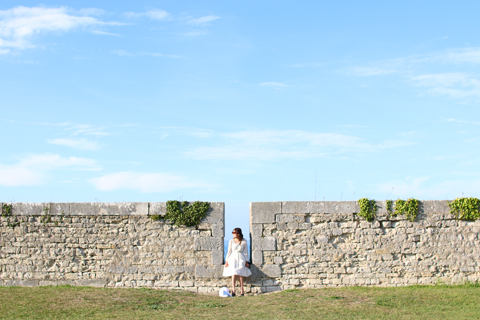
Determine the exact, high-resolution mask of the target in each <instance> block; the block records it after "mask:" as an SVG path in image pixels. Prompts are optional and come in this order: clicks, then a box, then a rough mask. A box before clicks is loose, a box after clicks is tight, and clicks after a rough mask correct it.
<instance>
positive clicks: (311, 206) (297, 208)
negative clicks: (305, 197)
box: [282, 201, 325, 213]
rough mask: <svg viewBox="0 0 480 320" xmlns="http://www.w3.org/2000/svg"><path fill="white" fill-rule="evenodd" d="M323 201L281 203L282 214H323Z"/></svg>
mask: <svg viewBox="0 0 480 320" xmlns="http://www.w3.org/2000/svg"><path fill="white" fill-rule="evenodd" d="M324 212H325V201H283V202H282V213H324Z"/></svg>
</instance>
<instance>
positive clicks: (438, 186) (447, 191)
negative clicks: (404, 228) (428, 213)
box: [377, 177, 480, 200]
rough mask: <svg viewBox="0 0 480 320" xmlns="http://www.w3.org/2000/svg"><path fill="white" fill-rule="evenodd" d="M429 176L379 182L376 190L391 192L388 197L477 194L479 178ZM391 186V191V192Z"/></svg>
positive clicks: (435, 197) (450, 196) (433, 197)
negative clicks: (451, 178) (463, 178)
mask: <svg viewBox="0 0 480 320" xmlns="http://www.w3.org/2000/svg"><path fill="white" fill-rule="evenodd" d="M429 182H430V177H407V178H405V179H402V180H396V181H390V182H385V183H380V184H379V185H377V191H378V192H382V193H385V194H389V193H390V192H391V195H390V198H392V199H395V198H405V199H406V198H417V199H423V200H429V199H435V200H438V199H454V198H457V197H462V194H463V196H465V197H469V196H475V195H476V194H478V190H479V188H480V180H478V179H472V180H449V181H442V182H437V183H435V182H430V183H429ZM392 188H393V192H392Z"/></svg>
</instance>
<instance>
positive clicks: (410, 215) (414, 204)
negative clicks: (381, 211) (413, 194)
mask: <svg viewBox="0 0 480 320" xmlns="http://www.w3.org/2000/svg"><path fill="white" fill-rule="evenodd" d="M419 207H420V204H419V202H418V199H413V198H409V199H407V201H405V200H402V199H398V200H397V201H395V212H394V213H392V215H393V216H396V215H399V214H405V217H406V218H407V219H408V220H410V221H414V220H415V218H416V217H417V215H418V209H419Z"/></svg>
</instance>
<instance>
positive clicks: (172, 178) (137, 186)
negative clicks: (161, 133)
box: [89, 172, 212, 193]
mask: <svg viewBox="0 0 480 320" xmlns="http://www.w3.org/2000/svg"><path fill="white" fill-rule="evenodd" d="M89 182H90V183H92V184H93V185H94V186H95V187H96V188H97V189H98V190H101V191H112V190H122V189H127V190H136V191H140V192H144V193H153V192H169V191H175V190H181V189H192V188H193V189H199V188H211V187H212V185H211V184H209V183H204V182H197V181H190V180H188V179H186V178H185V177H182V176H177V175H172V174H168V173H149V172H116V173H111V174H107V175H104V176H102V177H99V178H94V179H90V180H89Z"/></svg>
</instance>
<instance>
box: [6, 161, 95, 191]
mask: <svg viewBox="0 0 480 320" xmlns="http://www.w3.org/2000/svg"><path fill="white" fill-rule="evenodd" d="M62 168H70V169H75V170H99V167H98V166H97V164H96V162H95V161H94V160H92V159H87V158H78V157H62V156H60V155H58V154H36V155H31V156H28V157H26V158H24V159H21V160H20V161H19V162H18V163H16V164H11V165H6V164H0V185H3V186H8V187H15V186H35V185H42V184H44V183H45V182H46V181H47V180H48V179H49V176H48V172H49V171H53V170H59V169H62Z"/></svg>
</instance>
